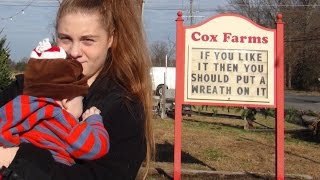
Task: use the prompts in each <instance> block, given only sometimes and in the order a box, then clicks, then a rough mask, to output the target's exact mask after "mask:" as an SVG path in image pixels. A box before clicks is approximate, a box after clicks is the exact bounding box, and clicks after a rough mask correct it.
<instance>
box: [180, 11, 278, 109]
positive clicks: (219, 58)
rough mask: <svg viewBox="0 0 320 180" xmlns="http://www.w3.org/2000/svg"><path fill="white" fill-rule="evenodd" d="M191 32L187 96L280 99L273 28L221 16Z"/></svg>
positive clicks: (266, 102)
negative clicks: (276, 82)
mask: <svg viewBox="0 0 320 180" xmlns="http://www.w3.org/2000/svg"><path fill="white" fill-rule="evenodd" d="M185 33H186V34H185V36H186V37H185V45H186V47H185V48H186V51H185V79H184V91H185V92H184V101H185V102H209V103H221V104H222V103H223V104H226V103H229V104H255V105H271V106H272V105H274V103H275V102H274V101H275V98H274V94H275V93H274V91H275V83H274V81H275V67H274V66H275V63H274V62H275V32H274V31H273V30H270V29H266V28H263V27H259V26H257V25H255V24H254V23H252V22H251V21H248V20H246V19H244V18H241V17H236V16H221V17H217V18H214V19H211V20H208V21H206V22H205V23H204V24H200V25H198V26H195V27H190V28H186V32H185Z"/></svg>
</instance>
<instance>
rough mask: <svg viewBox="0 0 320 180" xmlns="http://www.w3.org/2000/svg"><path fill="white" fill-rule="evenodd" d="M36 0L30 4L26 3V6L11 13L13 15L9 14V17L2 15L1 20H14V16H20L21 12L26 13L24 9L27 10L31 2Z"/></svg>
mask: <svg viewBox="0 0 320 180" xmlns="http://www.w3.org/2000/svg"><path fill="white" fill-rule="evenodd" d="M34 1H35V0H32V1H30V2H29V4H27V5H24V8H22V9H21V10H20V11H18V12H17V13H15V14H13V15H11V16H8V17H1V18H0V20H7V19H10V20H12V18H14V17H15V16H18V15H19V14H24V10H26V9H27V8H28V7H29V6H31V4H32V3H33V2H34Z"/></svg>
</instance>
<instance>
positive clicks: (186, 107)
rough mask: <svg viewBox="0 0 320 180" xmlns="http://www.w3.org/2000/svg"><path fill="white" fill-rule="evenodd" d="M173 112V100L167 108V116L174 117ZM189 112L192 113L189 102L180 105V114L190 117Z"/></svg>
mask: <svg viewBox="0 0 320 180" xmlns="http://www.w3.org/2000/svg"><path fill="white" fill-rule="evenodd" d="M174 113H175V102H173V103H172V104H171V106H170V107H169V108H168V109H167V115H168V116H170V117H173V118H174ZM191 114H192V110H191V105H189V104H184V105H182V115H183V116H188V117H191Z"/></svg>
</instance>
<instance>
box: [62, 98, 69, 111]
mask: <svg viewBox="0 0 320 180" xmlns="http://www.w3.org/2000/svg"><path fill="white" fill-rule="evenodd" d="M67 102H68V100H67V99H62V101H61V104H62V107H63V109H68V106H67Z"/></svg>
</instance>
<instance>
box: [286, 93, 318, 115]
mask: <svg viewBox="0 0 320 180" xmlns="http://www.w3.org/2000/svg"><path fill="white" fill-rule="evenodd" d="M284 101H285V107H286V108H290V107H293V108H295V109H299V110H312V111H314V112H319V113H320V96H304V95H295V94H293V93H285V100H284Z"/></svg>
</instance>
